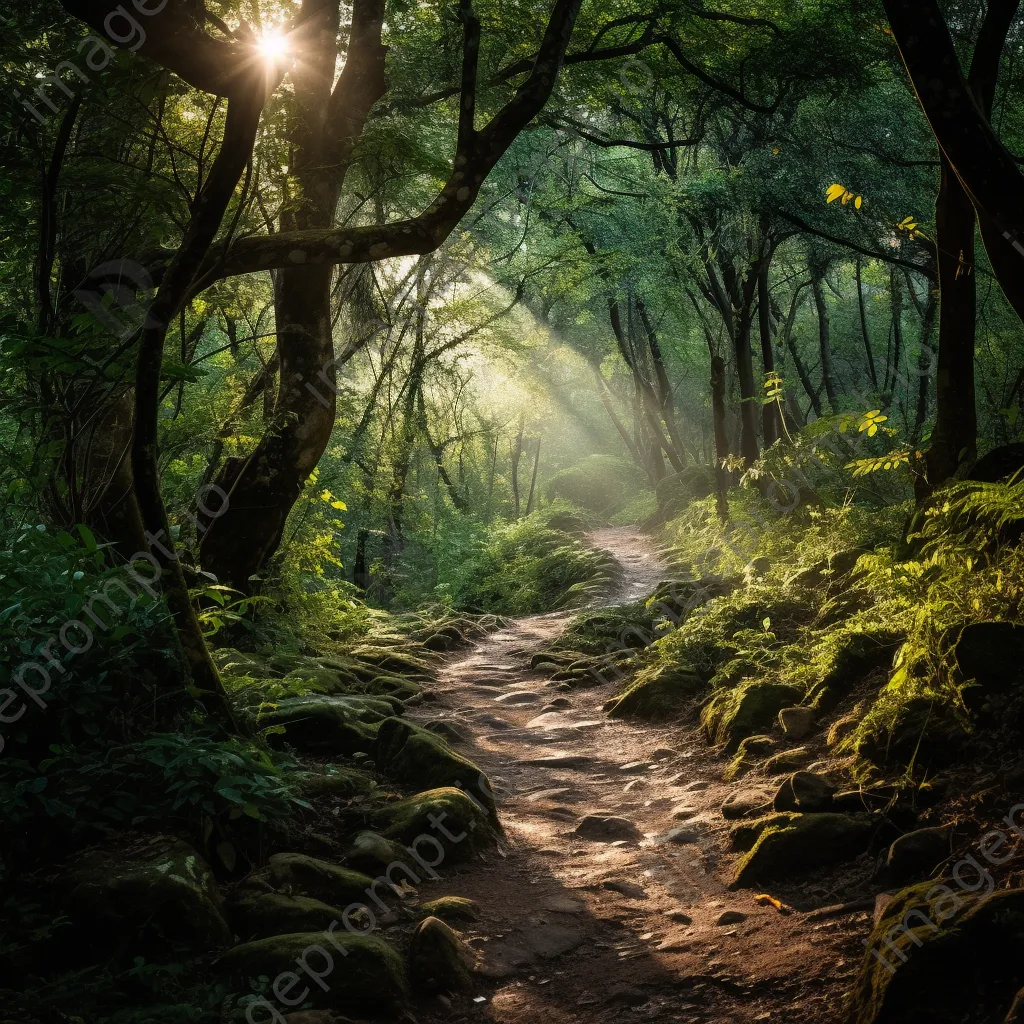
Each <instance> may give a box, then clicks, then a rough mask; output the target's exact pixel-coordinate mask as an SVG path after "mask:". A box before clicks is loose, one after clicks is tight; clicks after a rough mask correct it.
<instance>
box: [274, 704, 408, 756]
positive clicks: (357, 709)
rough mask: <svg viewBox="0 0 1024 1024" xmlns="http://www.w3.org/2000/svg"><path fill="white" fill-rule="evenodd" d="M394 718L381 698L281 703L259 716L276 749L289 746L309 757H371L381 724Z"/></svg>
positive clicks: (389, 707) (389, 706)
mask: <svg viewBox="0 0 1024 1024" xmlns="http://www.w3.org/2000/svg"><path fill="white" fill-rule="evenodd" d="M393 714H394V707H393V705H392V704H391V703H390V702H389V701H387V700H385V699H382V698H377V697H362V696H345V697H329V696H311V697H301V698H295V699H290V700H283V701H281V702H280V703H279V704H278V705H277V706H276V707H274V708H271V709H269V710H267V711H264V712H262V713H261V714H260V716H259V726H260V728H261V729H268V730H270V731H269V733H268V739H269V741H270V742H271V743H273V744H275V745H281V744H283V743H288V744H290V745H291V746H293V747H294V748H295V749H296V750H301V751H302V752H303V753H308V754H323V755H328V756H339V755H344V756H351V755H352V754H355V753H369V752H370V751H371V750H372V748H373V746H374V743H375V741H376V739H377V728H378V726H379V724H380V723H381V722H383V721H384V720H385V719H386V718H389V717H390V716H391V715H393Z"/></svg>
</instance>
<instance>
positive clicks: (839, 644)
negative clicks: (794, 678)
mask: <svg viewBox="0 0 1024 1024" xmlns="http://www.w3.org/2000/svg"><path fill="white" fill-rule="evenodd" d="M903 639H904V635H903V634H902V633H897V632H895V631H893V630H881V629H880V630H847V629H840V630H836V631H835V632H834V633H833V634H832V635H830V636H829V638H828V646H827V648H826V651H827V657H825V658H824V659H823V663H822V664H823V668H824V671H823V672H822V674H821V676H820V678H818V679H817V681H816V682H814V683H813V684H812V685H811V687H810V689H809V690H808V691H807V703H808V704H809V705H810V706H812V707H813V708H814V709H815V711H816V712H818V713H819V714H820V713H822V712H830V711H834V710H835V708H836V707H837V706H838V705H839V704H840V703H841V702H842V700H843V699H844V698H845V697H847V696H848V695H849V694H850V693H852V692H853V690H854V688H855V687H856V686H857V684H858V683H860V682H861V681H862V680H864V679H865V678H866V677H867V676H868V675H870V674H871V673H872V672H875V671H877V670H880V669H882V668H885V667H887V666H891V665H892V659H893V655H894V654H895V653H896V650H897V648H898V647H899V645H900V644H901V643H902V642H903Z"/></svg>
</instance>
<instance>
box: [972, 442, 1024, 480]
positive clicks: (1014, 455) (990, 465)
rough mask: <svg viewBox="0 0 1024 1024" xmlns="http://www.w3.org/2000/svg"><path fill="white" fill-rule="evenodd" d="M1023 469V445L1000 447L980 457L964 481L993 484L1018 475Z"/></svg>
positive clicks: (1013, 444)
mask: <svg viewBox="0 0 1024 1024" xmlns="http://www.w3.org/2000/svg"><path fill="white" fill-rule="evenodd" d="M1022 467H1024V444H1020V443H1012V444H1004V445H1000V446H999V447H997V448H993V449H992V450H991V451H990V452H988V453H986V454H985V455H982V457H981V458H980V459H978V461H977V462H975V463H974V465H973V466H971V468H970V469H968V470H967V472H966V473H965V474H964V479H965V480H978V481H980V482H981V483H989V484H994V483H998V482H999V481H1000V480H1006V479H1008V478H1009V477H1011V476H1013V475H1014V474H1015V473H1019V472H1020V470H1021V468H1022Z"/></svg>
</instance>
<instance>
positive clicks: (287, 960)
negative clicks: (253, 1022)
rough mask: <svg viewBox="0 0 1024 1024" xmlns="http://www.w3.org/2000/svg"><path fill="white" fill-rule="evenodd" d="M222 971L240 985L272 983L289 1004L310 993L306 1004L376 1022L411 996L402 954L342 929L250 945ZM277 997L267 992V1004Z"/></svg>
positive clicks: (235, 952)
mask: <svg viewBox="0 0 1024 1024" xmlns="http://www.w3.org/2000/svg"><path fill="white" fill-rule="evenodd" d="M217 967H218V969H219V970H220V973H221V974H223V975H225V976H226V977H228V978H231V979H233V980H234V981H236V982H238V983H248V982H250V981H251V980H253V979H257V978H270V979H271V981H272V982H273V983H276V985H277V991H284V992H285V993H286V994H287V995H288V996H289V998H295V997H296V996H298V995H300V994H302V993H303V992H307V993H308V995H306V996H305V997H304V998H303V1000H302V1002H303V1003H305V1002H310V1003H312V1004H313V1006H315V1007H322V1008H325V1009H334V1010H343V1011H345V1012H346V1013H353V1012H354V1013H360V1014H362V1013H364V1012H365V1013H367V1014H372V1015H373V1016H374V1017H375V1018H376V1017H377V1016H378V1015H380V1014H382V1013H387V1012H388V1011H397V1010H399V1009H400V1008H401V1006H402V1004H403V1003H404V1001H405V998H406V994H407V982H406V975H405V967H404V964H403V963H402V957H401V956H400V955H399V954H398V952H397V951H396V950H395V949H394V948H393V947H392V946H391V945H389V944H388V943H387V942H385V941H384V940H383V939H379V938H376V937H375V936H371V935H353V934H351V933H349V932H346V931H345V930H344V929H343V928H335V929H333V931H331V932H330V933H328V932H322V931H313V932H297V933H295V934H291V935H275V936H272V937H271V938H266V939H258V940H257V941H255V942H246V943H243V944H242V945H240V946H235V947H234V949H230V950H228V952H227V953H225V954H224V956H222V957H221V958H220V960H219V961H218V963H217ZM317 978H319V983H318V982H317V980H316V979H317ZM276 995H277V992H276V991H273V990H268V991H267V993H266V998H267V1000H268V1001H270V1000H275V996H276ZM272 1005H274V1003H272ZM294 1005H298V1004H294Z"/></svg>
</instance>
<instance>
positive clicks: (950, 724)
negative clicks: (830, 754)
mask: <svg viewBox="0 0 1024 1024" xmlns="http://www.w3.org/2000/svg"><path fill="white" fill-rule="evenodd" d="M967 739H968V734H967V732H966V730H965V729H964V726H963V724H962V723H961V722H960V721H959V719H958V718H957V716H956V712H955V711H954V709H953V705H952V702H951V701H950V700H948V699H947V698H945V697H942V698H938V697H936V698H932V697H923V696H922V697H912V698H911V699H910V700H908V701H906V703H904V704H902V705H900V706H899V707H898V708H897V709H896V714H895V719H894V720H893V719H882V718H879V719H878V721H877V723H876V724H875V726H874V728H871V729H864V730H862V732H861V733H860V734H859V735H858V737H857V739H856V743H855V752H856V754H857V757H858V758H861V759H863V760H867V761H870V762H872V763H873V764H877V765H880V766H884V765H893V764H898V765H906V764H909V763H910V761H911V759H913V761H914V764H915V766H917V767H919V768H921V769H927V770H928V771H929V772H934V771H936V770H937V769H939V768H942V767H945V766H947V765H950V764H953V763H954V762H956V760H957V759H958V757H959V756H960V750H961V748H962V747H963V745H964V743H965V742H966V741H967Z"/></svg>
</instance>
